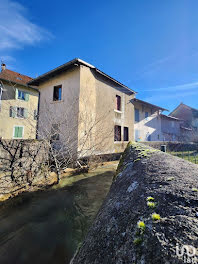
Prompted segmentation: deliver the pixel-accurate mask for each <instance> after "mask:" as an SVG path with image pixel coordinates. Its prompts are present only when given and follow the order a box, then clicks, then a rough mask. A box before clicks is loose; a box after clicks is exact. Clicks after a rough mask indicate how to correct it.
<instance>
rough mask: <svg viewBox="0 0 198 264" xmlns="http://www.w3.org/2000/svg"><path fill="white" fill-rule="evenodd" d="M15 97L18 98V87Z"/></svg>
mask: <svg viewBox="0 0 198 264" xmlns="http://www.w3.org/2000/svg"><path fill="white" fill-rule="evenodd" d="M15 99H18V89H17V88H16V91H15Z"/></svg>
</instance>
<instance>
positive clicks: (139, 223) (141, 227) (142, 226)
mask: <svg viewBox="0 0 198 264" xmlns="http://www.w3.org/2000/svg"><path fill="white" fill-rule="evenodd" d="M137 226H138V228H139V229H141V230H142V231H144V230H145V228H146V225H145V223H144V222H143V221H138V223H137Z"/></svg>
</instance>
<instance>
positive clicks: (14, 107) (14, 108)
mask: <svg viewBox="0 0 198 264" xmlns="http://www.w3.org/2000/svg"><path fill="white" fill-rule="evenodd" d="M16 116H17V107H16V106H13V107H12V117H16Z"/></svg>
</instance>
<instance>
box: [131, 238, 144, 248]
mask: <svg viewBox="0 0 198 264" xmlns="http://www.w3.org/2000/svg"><path fill="white" fill-rule="evenodd" d="M141 243H142V238H140V237H137V238H135V239H134V240H133V244H134V245H136V246H137V245H140V244H141Z"/></svg>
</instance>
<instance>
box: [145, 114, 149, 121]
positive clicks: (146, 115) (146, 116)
mask: <svg viewBox="0 0 198 264" xmlns="http://www.w3.org/2000/svg"><path fill="white" fill-rule="evenodd" d="M148 116H149V113H148V112H145V118H146V120H148Z"/></svg>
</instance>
